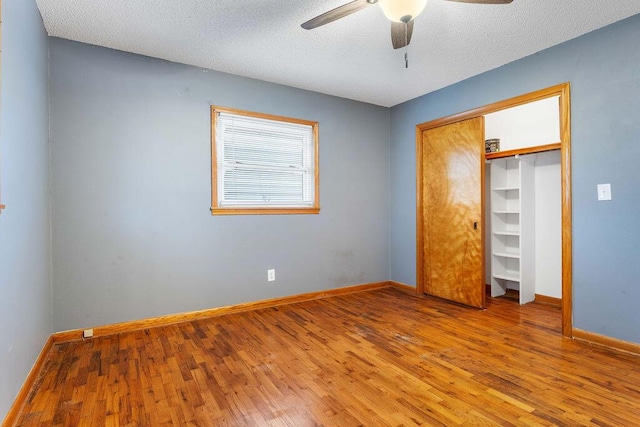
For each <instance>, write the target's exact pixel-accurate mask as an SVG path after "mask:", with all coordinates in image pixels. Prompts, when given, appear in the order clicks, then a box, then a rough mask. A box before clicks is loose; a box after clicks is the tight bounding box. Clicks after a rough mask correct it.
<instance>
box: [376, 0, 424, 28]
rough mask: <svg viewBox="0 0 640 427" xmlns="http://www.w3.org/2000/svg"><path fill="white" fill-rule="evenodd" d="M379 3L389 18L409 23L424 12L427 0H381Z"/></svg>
mask: <svg viewBox="0 0 640 427" xmlns="http://www.w3.org/2000/svg"><path fill="white" fill-rule="evenodd" d="M378 4H379V5H380V8H381V9H382V11H383V12H384V14H385V16H386V17H387V18H389V20H391V21H393V22H404V23H407V22H409V21H411V20H412V19H415V18H416V17H417V16H418V15H420V14H421V13H422V11H423V10H424V8H425V6H426V5H427V0H379V1H378Z"/></svg>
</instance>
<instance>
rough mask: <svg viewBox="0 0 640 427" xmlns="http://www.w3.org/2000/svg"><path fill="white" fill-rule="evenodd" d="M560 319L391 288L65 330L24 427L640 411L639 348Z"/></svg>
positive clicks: (468, 420)
mask: <svg viewBox="0 0 640 427" xmlns="http://www.w3.org/2000/svg"><path fill="white" fill-rule="evenodd" d="M560 325H561V313H560V310H559V309H558V308H556V307H553V306H549V305H542V304H535V303H532V304H527V305H525V306H519V305H517V304H515V303H514V302H512V301H509V300H503V299H490V298H489V299H488V308H487V310H484V311H478V310H475V309H469V308H464V307H461V306H457V305H454V304H449V303H446V302H443V301H440V300H437V299H432V298H420V297H415V296H412V295H408V294H405V293H403V292H401V291H398V290H395V289H393V288H388V289H381V290H376V291H371V292H361V293H356V294H350V295H343V296H338V297H332V298H327V299H323V300H316V301H309V302H304V303H297V304H291V305H287V306H280V307H276V308H269V309H261V310H257V311H253V312H246V313H240V314H234V315H226V316H221V317H217V318H211V319H206V320H200V321H195V322H190V323H183V324H179V325H173V326H167V327H161V328H155V329H148V330H143V331H138V332H130V333H123V334H120V335H114V336H111V337H103V338H96V339H93V340H89V341H85V342H72V343H63V344H59V345H56V346H55V347H54V348H53V349H52V351H51V355H50V358H49V360H48V361H47V364H46V368H45V371H44V373H43V375H42V377H41V378H40V379H39V381H38V382H37V385H36V388H35V390H34V392H33V393H32V395H31V396H30V397H29V399H28V402H27V405H26V407H25V408H24V410H23V413H22V414H21V416H20V418H19V425H23V426H59V425H60V426H62V425H64V426H118V425H121V426H163V425H176V426H177V425H192V426H227V425H228V426H296V427H299V426H317V425H323V426H341V427H342V426H417V425H421V426H438V425H440V426H456V425H507V426H509V425H513V426H516V425H517V426H520V425H527V426H535V425H543V426H548V425H589V426H596V425H597V426H603V425H611V426H633V425H640V358H638V357H636V356H633V355H628V354H623V353H616V352H610V351H607V350H605V349H602V348H599V347H595V346H589V345H586V344H581V343H576V342H572V341H570V340H568V339H564V338H562V336H561V333H560Z"/></svg>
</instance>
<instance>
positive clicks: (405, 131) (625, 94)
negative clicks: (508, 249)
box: [390, 15, 640, 343]
mask: <svg viewBox="0 0 640 427" xmlns="http://www.w3.org/2000/svg"><path fill="white" fill-rule="evenodd" d="M638 40H640V15H637V16H634V17H631V18H629V19H627V20H624V21H621V22H619V23H616V24H614V25H611V26H608V27H606V28H603V29H601V30H598V31H595V32H592V33H590V34H587V35H584V36H582V37H580V38H578V39H575V40H572V41H569V42H566V43H564V44H562V45H559V46H556V47H553V48H550V49H548V50H545V51H542V52H539V53H537V54H535V55H532V56H530V57H527V58H524V59H522V60H519V61H516V62H513V63H511V64H508V65H505V66H503V67H501V68H498V69H496V70H493V71H490V72H487V73H484V74H482V75H479V76H477V77H474V78H471V79H468V80H465V81H463V82H461V83H458V84H455V85H453V86H449V87H447V88H444V89H442V90H440V91H437V92H434V93H431V94H428V95H425V96H422V97H420V98H417V99H414V100H412V101H409V102H406V103H404V104H401V105H398V106H396V107H393V108H392V110H391V135H392V137H391V159H390V161H391V165H390V167H391V182H390V185H391V279H392V280H397V281H400V282H403V283H407V284H411V285H414V286H415V283H416V267H415V259H416V248H415V229H416V224H415V209H416V202H415V198H416V196H415V195H416V185H415V125H416V124H419V123H423V122H427V121H429V120H433V119H436V118H440V117H444V116H448V115H450V114H454V113H458V112H462V111H466V110H469V109H472V108H475V107H479V106H483V105H487V104H490V103H492V102H495V101H499V100H503V99H507V98H511V97H514V96H517V95H521V94H524V93H527V92H531V91H534V90H537V89H542V88H546V87H549V86H553V85H556V84H559V83H564V82H570V83H571V96H572V106H571V107H572V150H573V151H572V159H571V161H572V178H573V182H572V189H573V295H574V327H576V328H580V329H583V330H587V331H591V332H596V333H599V334H604V335H608V336H611V337H615V338H618V339H622V340H627V341H632V342H636V343H640V328H639V327H638V325H639V324H640V310H638V307H639V306H640V262H639V261H638V260H639V258H638V255H639V253H640V214H639V211H640V190H639V188H640V172H639V169H638V163H639V161H640V43H638ZM598 183H611V185H612V191H613V200H612V201H611V202H597V200H596V185H597V184H598Z"/></svg>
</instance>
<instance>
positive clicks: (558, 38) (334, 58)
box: [36, 0, 640, 107]
mask: <svg viewBox="0 0 640 427" xmlns="http://www.w3.org/2000/svg"><path fill="white" fill-rule="evenodd" d="M36 1H37V4H38V7H39V9H40V12H41V14H42V17H43V20H44V24H45V27H46V29H47V31H48V33H49V35H51V36H55V37H61V38H65V39H70V40H76V41H81V42H85V43H90V44H94V45H99V46H105V47H109V48H113V49H119V50H123V51H127V52H134V53H138V54H142V55H147V56H152V57H157V58H162V59H167V60H170V61H175V62H181V63H185V64H191V65H195V66H199V67H203V68H209V69H213V70H219V71H224V72H227V73H232V74H237V75H241V76H246V77H252V78H255V79H260V80H265V81H269V82H275V83H281V84H285V85H288V86H293V87H298V88H303V89H308V90H312V91H317V92H321V93H326V94H330V95H336V96H340V97H344V98H350V99H354V100H358V101H364V102H369V103H372V104H377V105H382V106H387V107H389V106H393V105H396V104H399V103H401V102H404V101H407V100H409V99H412V98H415V97H418V96H420V95H423V94H425V93H429V92H432V91H434V90H437V89H440V88H442V87H445V86H448V85H450V84H453V83H456V82H458V81H461V80H464V79H466V78H468V77H471V76H474V75H477V74H480V73H482V72H484V71H487V70H490V69H493V68H496V67H499V66H501V65H503V64H506V63H508V62H512V61H514V60H516V59H519V58H522V57H524V56H527V55H530V54H532V53H535V52H538V51H540V50H542V49H545V48H547V47H550V46H553V45H556V44H559V43H561V42H563V41H566V40H569V39H572V38H575V37H577V36H580V35H582V34H584V33H587V32H589V31H592V30H595V29H597V28H600V27H603V26H605V25H608V24H611V23H613V22H616V21H619V20H621V19H624V18H626V17H629V16H632V15H635V14H637V13H640V1H639V0H614V1H610V0H514V2H513V3H512V4H510V5H498V6H496V5H473V4H464V3H454V2H447V1H443V0H429V2H428V4H427V8H426V9H425V11H424V13H423V14H422V15H420V16H419V17H418V18H417V19H416V22H415V28H414V33H413V38H412V40H411V44H410V45H409V61H410V62H409V69H405V67H404V59H403V56H404V50H394V49H393V48H392V47H391V36H390V23H389V21H388V20H387V19H386V18H385V17H384V15H383V13H382V11H381V10H380V8H379V7H378V6H377V5H374V6H371V7H369V8H367V9H365V10H362V11H360V12H357V13H355V14H353V15H350V16H348V17H346V18H343V19H341V20H338V21H335V22H333V23H330V24H327V25H325V26H323V27H319V28H317V29H314V30H310V31H307V30H303V29H302V28H301V27H300V24H301V23H302V22H304V21H307V20H308V19H311V18H313V17H314V16H316V15H319V14H320V13H323V12H325V11H327V10H329V9H332V8H334V7H337V6H340V5H341V4H344V3H347V2H348V1H349V0H304V1H303V0H295V1H292V0H253V1H250V0H108V1H105V0H36Z"/></svg>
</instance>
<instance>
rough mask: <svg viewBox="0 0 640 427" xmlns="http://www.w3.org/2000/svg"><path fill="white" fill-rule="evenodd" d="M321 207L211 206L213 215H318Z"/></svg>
mask: <svg viewBox="0 0 640 427" xmlns="http://www.w3.org/2000/svg"><path fill="white" fill-rule="evenodd" d="M319 213H320V208H316V207H312V208H211V215H317V214H319Z"/></svg>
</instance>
